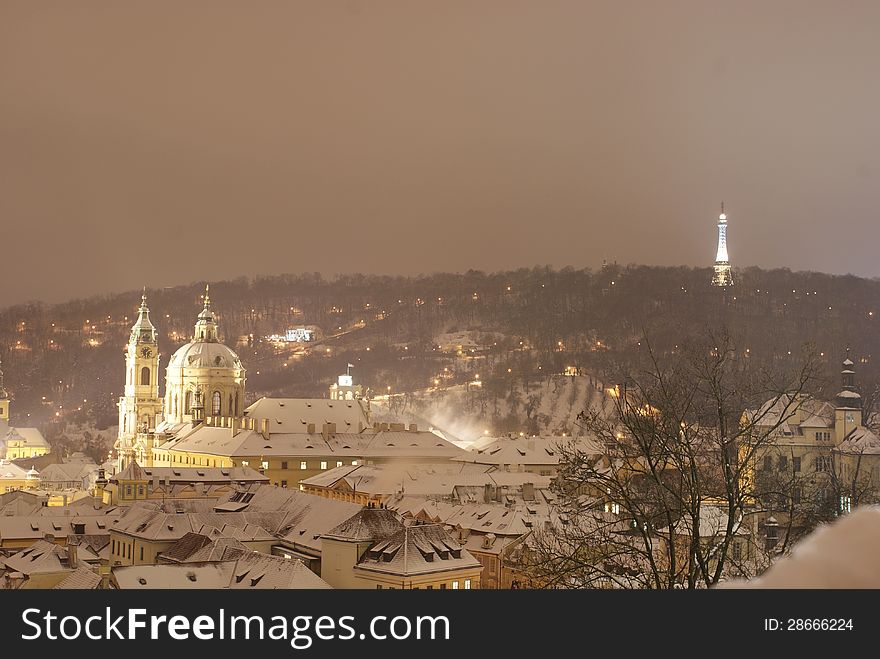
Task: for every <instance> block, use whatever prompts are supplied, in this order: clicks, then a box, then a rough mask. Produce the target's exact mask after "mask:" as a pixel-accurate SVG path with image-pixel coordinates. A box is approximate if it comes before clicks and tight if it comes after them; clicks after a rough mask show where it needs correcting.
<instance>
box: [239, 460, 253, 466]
mask: <svg viewBox="0 0 880 659" xmlns="http://www.w3.org/2000/svg"><path fill="white" fill-rule="evenodd" d="M250 464H251V463H250V462H248V461H247V460H242V461H241V466H242V467H249V466H250Z"/></svg>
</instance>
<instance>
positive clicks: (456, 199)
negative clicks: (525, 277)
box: [0, 0, 880, 307]
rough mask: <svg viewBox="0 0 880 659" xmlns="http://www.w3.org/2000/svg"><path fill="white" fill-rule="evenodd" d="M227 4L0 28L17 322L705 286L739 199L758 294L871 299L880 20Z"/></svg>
mask: <svg viewBox="0 0 880 659" xmlns="http://www.w3.org/2000/svg"><path fill="white" fill-rule="evenodd" d="M207 6H208V4H207V3H186V4H183V3H176V2H174V3H170V2H153V3H145V4H139V5H134V4H127V3H126V4H122V3H112V4H111V3H102V2H77V3H75V4H73V3H68V2H42V3H32V2H14V1H9V0H7V1H5V2H3V3H2V4H0V87H2V90H3V93H2V98H3V101H2V103H0V144H2V148H0V216H2V218H3V228H4V232H3V244H4V246H5V249H4V258H3V263H2V266H0V273H2V276H3V278H4V281H14V282H15V284H14V285H12V286H6V287H4V290H3V292H2V295H0V307H2V306H8V305H10V304H15V303H19V302H23V301H27V300H43V301H47V302H58V301H63V300H66V299H70V298H73V297H83V296H89V295H93V294H97V293H105V292H111V291H121V290H131V289H136V288H140V286H142V285H143V284H148V285H149V286H151V287H162V286H172V285H177V284H182V283H188V282H191V281H197V280H205V279H208V280H217V279H223V278H234V277H238V276H241V275H246V276H255V275H260V274H273V273H282V272H311V271H320V272H322V273H324V274H325V275H331V274H333V273H338V272H369V273H389V274H415V273H421V272H435V271H466V270H468V269H479V270H484V271H493V270H500V269H510V268H516V267H520V266H524V267H528V266H533V265H537V264H541V265H544V264H547V265H552V266H555V267H562V266H566V265H572V266H574V267H577V268H581V267H593V268H596V267H598V266H599V265H600V264H601V262H602V260H603V259H608V260H609V261H613V260H616V261H619V262H620V263H645V264H658V265H677V264H684V265H693V266H709V265H711V263H712V261H713V257H714V249H715V232H716V227H715V220H716V218H717V214H718V208H719V204H720V202H721V201H722V200H723V201H725V202H726V207H727V212H728V216H729V219H730V253H731V261H732V262H733V263H734V264H735V265H736V266H738V267H743V266H748V265H758V266H762V267H771V268H772V267H788V268H792V269H795V270H800V269H804V270H818V271H823V272H831V273H848V272H852V273H855V274H858V275H862V276H868V277H874V276H877V275H880V269H878V266H877V260H876V257H875V249H874V245H875V244H876V242H877V240H878V238H880V228H878V227H880V224H878V223H877V222H876V217H875V213H876V209H877V208H878V201H880V199H878V186H877V177H878V171H880V170H878V161H877V153H878V146H880V144H878V133H877V131H876V128H875V123H876V117H877V116H878V109H880V108H878V102H880V94H878V89H877V85H876V72H875V69H876V66H875V63H876V62H877V61H878V59H880V41H878V40H877V39H876V29H875V27H874V26H876V25H877V23H878V19H880V6H878V5H877V4H876V3H871V2H849V3H846V5H845V6H844V7H841V6H840V5H839V4H837V3H830V2H774V3H764V2H736V3H717V2H699V1H696V0H695V1H688V2H666V3H640V4H639V6H638V7H636V6H632V5H626V4H621V3H614V2H607V3H585V2H579V1H578V2H558V1H553V2H541V3H528V2H484V1H482V2H445V3H442V5H439V4H438V5H428V4H426V3H411V2H403V1H391V0H389V1H388V2H383V3H367V2H360V1H356V0H348V1H346V2H339V1H335V0H334V1H331V2H320V3H261V4H260V5H259V8H258V9H257V8H255V7H253V6H251V5H247V6H246V5H243V4H240V3H230V2H226V3H220V2H212V3H210V9H211V11H210V12H208V11H205V8H206V7H207ZM12 245H14V246H15V249H10V246H12ZM829 246H833V247H835V249H833V250H829ZM35 258H39V261H40V264H41V265H40V267H34V259H35ZM133 263H140V264H142V267H136V268H133V267H132V264H133ZM22 272H26V273H27V274H28V276H27V277H19V276H17V274H18V273H22Z"/></svg>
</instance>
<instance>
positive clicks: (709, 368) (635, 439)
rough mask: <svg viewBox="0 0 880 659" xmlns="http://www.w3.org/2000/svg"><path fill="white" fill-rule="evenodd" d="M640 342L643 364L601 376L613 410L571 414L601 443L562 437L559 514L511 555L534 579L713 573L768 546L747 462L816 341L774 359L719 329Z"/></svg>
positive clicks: (804, 380) (741, 569)
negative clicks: (762, 360) (751, 351)
mask: <svg viewBox="0 0 880 659" xmlns="http://www.w3.org/2000/svg"><path fill="white" fill-rule="evenodd" d="M643 344H644V345H645V346H646V349H645V351H644V362H643V363H642V364H640V365H639V366H638V367H637V368H634V369H629V370H628V371H627V372H624V373H618V374H617V378H616V380H615V379H613V376H612V377H611V378H610V379H609V378H606V381H610V382H614V381H616V382H618V383H619V384H618V385H616V386H615V387H614V388H613V389H612V398H613V406H612V407H613V409H612V412H611V414H608V413H607V412H606V411H599V410H585V411H583V412H582V413H581V414H580V415H579V416H578V421H579V423H580V425H581V427H582V430H583V431H584V433H585V434H586V435H587V436H588V437H591V438H593V439H594V440H595V441H596V442H598V443H599V444H600V445H601V446H602V447H603V449H604V450H603V451H602V452H601V453H602V455H597V454H596V452H595V451H594V450H584V448H583V447H582V446H580V445H579V444H577V443H570V444H560V447H559V450H560V454H561V458H560V460H561V465H560V478H559V481H558V484H557V487H558V490H559V501H558V504H557V515H558V519H556V520H554V523H551V524H548V525H545V527H544V528H541V529H538V530H536V531H534V532H533V534H532V537H531V538H530V539H529V541H528V542H527V543H525V544H524V547H523V549H522V550H521V551H520V552H519V555H518V560H519V561H521V563H522V566H521V569H522V571H523V572H526V573H528V574H530V575H531V577H532V580H533V583H534V584H536V585H541V586H546V587H603V586H605V587H633V588H681V587H684V588H697V587H708V586H711V585H713V584H715V583H717V582H718V581H719V580H721V579H722V578H724V577H725V576H726V575H727V574H728V573H729V572H736V573H738V574H740V573H748V572H752V573H754V572H755V571H759V570H760V569H761V568H762V566H764V565H765V564H766V562H767V560H768V556H767V551H768V549H770V548H769V547H768V546H767V543H766V542H765V539H764V538H763V537H762V536H761V534H760V533H759V531H758V529H757V525H756V524H755V523H754V520H755V519H756V518H755V512H756V511H757V510H759V509H760V503H759V502H760V501H761V500H762V498H763V496H764V493H762V492H760V491H759V490H758V488H759V487H760V486H761V483H759V482H758V481H757V479H756V478H755V462H756V460H757V458H758V457H759V456H760V454H761V451H762V449H763V448H764V447H767V446H771V445H772V444H773V442H774V436H775V433H776V430H777V429H778V428H779V427H780V426H782V425H783V424H785V423H786V422H787V421H788V420H789V419H790V418H791V417H792V416H793V415H794V413H795V411H796V410H797V408H798V405H800V403H801V401H802V400H803V398H804V394H805V392H806V389H807V387H808V386H809V385H810V384H811V382H812V379H813V372H814V363H813V356H812V351H811V350H809V349H808V348H805V350H804V355H803V358H802V360H801V362H800V364H799V366H798V367H796V368H794V369H792V370H787V371H779V372H771V371H768V370H766V369H755V368H753V367H751V366H750V362H749V361H748V360H747V359H744V358H743V356H742V352H741V351H740V350H738V349H737V347H736V346H735V345H734V342H733V340H732V339H731V338H730V336H728V335H727V334H724V333H722V334H720V335H714V334H711V333H706V334H705V335H702V336H700V337H699V338H697V339H695V340H691V341H690V342H689V343H687V344H682V349H681V350H679V351H677V352H676V354H674V355H670V356H665V357H661V356H659V355H657V354H656V353H655V352H654V351H653V349H652V348H651V343H650V341H649V340H648V337H647V336H646V337H644V339H643ZM749 409H751V410H752V412H751V413H748V414H744V413H743V412H744V410H749ZM778 485H779V484H778V483H774V487H778Z"/></svg>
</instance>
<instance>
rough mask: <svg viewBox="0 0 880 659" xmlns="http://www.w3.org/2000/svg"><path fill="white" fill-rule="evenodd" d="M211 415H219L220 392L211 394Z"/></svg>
mask: <svg viewBox="0 0 880 659" xmlns="http://www.w3.org/2000/svg"><path fill="white" fill-rule="evenodd" d="M211 416H220V392H219V391H215V392H214V393H213V394H212V395H211Z"/></svg>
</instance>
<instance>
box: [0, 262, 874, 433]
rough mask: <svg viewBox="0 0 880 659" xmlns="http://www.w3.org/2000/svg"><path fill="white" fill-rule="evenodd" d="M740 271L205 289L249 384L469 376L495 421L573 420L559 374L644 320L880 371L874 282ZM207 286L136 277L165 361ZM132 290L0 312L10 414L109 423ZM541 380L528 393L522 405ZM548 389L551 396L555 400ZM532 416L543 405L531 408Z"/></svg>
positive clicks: (449, 390) (753, 350)
mask: <svg viewBox="0 0 880 659" xmlns="http://www.w3.org/2000/svg"><path fill="white" fill-rule="evenodd" d="M735 275H736V279H737V283H736V286H735V287H734V288H733V289H732V290H731V291H730V292H729V293H728V294H727V295H726V296H725V295H724V294H722V293H721V292H720V291H719V290H717V289H713V288H711V287H710V286H709V284H708V282H709V280H710V271H709V269H708V268H660V267H647V266H618V265H613V266H608V267H605V268H603V269H601V270H599V271H590V270H575V269H563V270H553V269H549V268H534V269H522V270H516V271H511V272H499V273H483V272H478V271H469V272H466V273H463V274H447V273H441V274H434V275H426V276H421V277H382V276H367V275H348V276H341V277H337V278H335V279H332V280H327V279H323V278H322V277H320V276H319V275H317V274H308V275H298V276H294V275H287V276H278V277H259V278H256V279H254V280H245V279H239V280H235V281H222V282H211V296H212V300H213V302H214V308H215V309H216V311H217V312H218V315H219V318H220V323H221V334H222V335H223V336H224V337H225V341H226V342H227V343H228V344H229V345H230V346H234V347H235V349H236V350H237V351H238V352H239V354H240V355H241V357H242V359H243V361H244V363H245V366H246V367H247V368H248V392H249V399H250V400H253V399H255V398H257V397H259V396H261V395H288V396H321V395H324V393H325V392H326V387H327V385H328V384H329V383H330V382H332V381H333V379H334V378H335V376H336V375H338V374H339V373H340V372H343V371H344V370H345V368H346V364H348V363H352V364H354V365H355V369H354V371H353V373H354V375H355V376H356V378H357V379H358V381H360V382H362V383H363V384H365V385H366V386H368V387H370V388H371V391H372V394H373V395H388V394H389V393H390V394H392V395H403V396H406V395H407V394H412V393H413V392H424V391H426V390H430V391H434V392H435V393H436V392H438V391H442V392H444V393H443V396H444V397H445V398H446V399H448V402H446V403H443V406H445V408H447V409H448V410H449V413H450V414H452V415H454V414H455V413H456V412H455V410H457V409H459V408H460V405H461V402H462V401H461V400H456V398H455V396H456V394H455V392H456V391H458V390H459V389H461V388H466V386H467V383H469V382H474V381H477V380H479V382H480V384H479V391H480V394H479V401H478V402H474V400H473V395H471V400H466V401H464V402H465V403H466V404H467V405H470V406H471V407H470V408H469V409H476V415H475V418H477V419H480V423H485V422H490V423H491V424H492V428H493V430H498V431H515V430H516V429H521V430H526V429H532V428H535V427H536V426H535V424H536V423H537V424H538V427H539V428H540V429H541V430H547V431H552V430H554V429H556V427H557V426H558V427H559V428H562V427H563V426H565V424H566V423H570V420H564V419H563V417H565V416H567V415H568V412H566V414H564V415H560V414H557V411H555V410H557V408H565V404H564V401H565V400H566V397H569V396H572V395H573V396H574V397H575V398H574V400H575V401H576V402H577V404H580V401H581V399H582V398H583V396H582V393H577V394H571V393H570V391H569V389H570V388H571V387H575V388H576V387H580V386H582V384H580V383H581V380H580V379H575V380H571V379H568V380H567V379H565V378H562V379H561V380H560V379H559V377H558V376H561V375H562V374H564V373H565V372H566V370H568V372H569V373H570V374H572V373H573V374H581V375H586V374H590V373H592V374H595V376H596V377H598V378H605V377H606V376H607V374H608V373H610V372H612V371H613V370H614V369H615V368H616V367H617V366H619V364H621V363H625V362H626V361H627V360H628V359H630V358H631V357H632V355H633V354H634V353H635V352H636V351H638V350H641V349H643V347H644V346H643V344H642V342H643V341H644V340H645V337H646V336H647V337H648V338H649V340H650V343H651V346H652V347H653V348H654V349H655V350H656V351H658V352H660V353H669V352H674V351H676V350H677V349H679V345H680V344H681V343H682V342H683V341H685V340H686V339H687V337H688V336H690V335H693V334H694V333H699V332H702V331H704V330H706V329H707V328H715V329H717V328H719V327H722V326H723V327H727V328H728V329H729V331H730V333H731V334H732V336H733V337H734V339H735V344H736V346H737V349H738V350H742V351H743V352H744V353H746V354H748V356H749V358H750V359H751V360H752V363H754V364H756V365H768V366H770V365H773V364H777V363H779V362H786V361H791V360H795V359H798V358H799V357H800V350H801V348H802V345H803V344H804V343H805V342H812V343H813V344H815V347H816V351H817V353H819V354H820V359H821V360H822V363H823V367H824V371H823V376H824V378H825V379H824V380H823V381H820V382H818V383H817V389H818V390H819V392H820V393H822V392H823V391H825V393H827V392H830V391H832V390H833V389H834V388H835V387H836V386H837V371H838V370H839V367H838V365H839V363H840V361H841V360H842V359H843V355H844V351H845V348H846V347H847V346H851V347H852V356H853V359H854V360H855V361H856V364H857V369H858V374H857V378H858V381H859V384H860V386H861V388H862V390H863V392H870V391H873V390H874V388H875V386H876V383H877V382H878V381H880V377H878V376H880V372H878V368H877V364H876V363H875V360H874V359H873V355H874V354H875V353H877V354H880V352H878V351H880V345H878V340H880V332H878V325H877V323H878V322H880V282H878V281H876V280H867V279H861V278H857V277H853V276H831V275H824V274H819V273H813V272H790V271H788V270H771V271H767V270H760V269H757V268H749V269H744V270H741V271H736V272H735ZM203 290H204V283H198V284H195V283H194V284H192V285H187V286H179V287H175V288H170V289H163V290H158V291H153V290H149V289H148V291H147V293H148V299H149V306H150V308H151V312H152V319H153V322H154V323H155V325H156V327H157V328H158V330H159V332H160V337H161V339H160V345H161V348H162V353H163V357H162V363H163V365H164V364H165V363H167V359H168V357H169V356H170V354H171V353H172V352H173V351H174V350H175V349H176V348H177V347H178V346H180V345H182V344H183V343H184V342H185V341H186V340H187V339H188V337H189V335H190V333H191V331H192V324H193V322H194V321H195V316H196V314H197V313H198V310H199V309H200V306H201V294H202V292H203ZM139 301H140V292H139V291H130V292H126V293H120V294H118V295H112V296H103V297H96V298H90V299H85V300H74V301H71V302H68V303H65V304H60V305H52V306H48V305H42V304H36V303H35V304H29V305H19V306H15V307H10V308H6V309H4V310H3V311H2V312H0V355H2V359H3V370H4V372H5V374H6V386H7V388H8V389H9V390H10V392H11V393H12V395H13V397H14V406H13V417H14V419H13V420H14V421H15V422H17V423H20V424H23V423H25V422H28V423H34V424H40V425H42V426H43V427H44V428H45V427H46V425H47V424H49V425H50V426H51V425H52V424H56V423H60V424H64V423H68V422H73V423H76V422H82V421H85V420H86V419H91V420H92V421H94V423H95V426H96V428H98V429H102V428H106V427H108V426H110V425H112V424H114V423H115V421H116V418H115V417H116V408H115V403H116V400H117V399H118V396H119V394H120V389H121V386H122V382H123V364H124V362H123V356H122V350H123V345H124V343H125V341H126V339H127V336H128V328H129V326H130V325H131V323H132V321H133V317H134V313H135V310H136V308H137V306H138V304H139ZM296 327H309V328H312V329H313V330H314V331H315V332H316V337H317V340H316V341H314V342H311V343H302V344H282V343H279V342H277V341H271V340H268V339H267V338H266V337H269V336H270V335H277V334H284V332H285V331H286V330H287V329H289V328H296ZM478 376H479V377H478ZM555 382H563V384H562V385H556V384H554V383H555ZM566 383H567V384H566ZM538 386H541V387H543V389H542V390H541V391H542V393H541V396H540V399H541V400H540V404H539V405H538V407H537V408H535V407H534V404H533V405H532V406H531V407H530V406H529V403H528V401H529V398H530V396H532V395H534V394H533V392H534V391H536V389H535V387H538ZM553 387H556V391H555V393H550V391H551V390H552V389H553ZM423 395H424V394H420V396H423ZM432 395H433V394H432ZM416 398H417V397H413V400H415V399H416ZM554 398H558V399H559V400H558V401H556V402H550V401H551V399H554ZM473 405H477V407H476V408H473ZM548 406H549V407H548ZM576 406H577V405H576V404H573V405H572V406H569V407H570V408H571V409H574V407H576ZM469 415H470V413H469ZM541 415H543V417H546V419H548V420H547V421H546V422H541V421H537V420H536V419H538V418H543V417H541ZM50 430H51V428H50ZM47 434H48V435H51V434H52V433H51V432H47Z"/></svg>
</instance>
